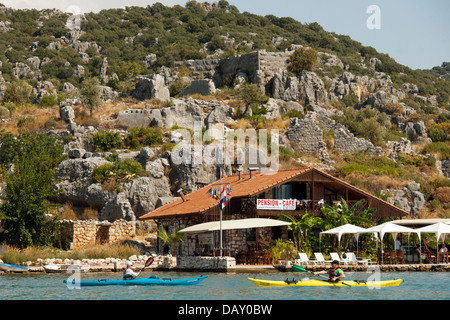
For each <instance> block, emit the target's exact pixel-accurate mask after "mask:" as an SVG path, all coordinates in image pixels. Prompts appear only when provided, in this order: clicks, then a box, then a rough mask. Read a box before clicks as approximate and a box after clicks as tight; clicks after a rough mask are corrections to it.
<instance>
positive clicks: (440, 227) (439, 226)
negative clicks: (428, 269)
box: [416, 222, 450, 257]
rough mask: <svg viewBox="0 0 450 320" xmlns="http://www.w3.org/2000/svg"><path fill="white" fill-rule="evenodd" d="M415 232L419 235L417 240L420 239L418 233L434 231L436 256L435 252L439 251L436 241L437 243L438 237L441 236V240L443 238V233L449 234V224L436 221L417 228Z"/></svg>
mask: <svg viewBox="0 0 450 320" xmlns="http://www.w3.org/2000/svg"><path fill="white" fill-rule="evenodd" d="M416 231H417V234H418V235H419V241H420V233H434V234H435V235H436V257H437V255H438V254H437V253H438V252H439V247H438V245H437V244H438V243H439V239H440V238H441V236H442V241H444V240H445V235H447V234H450V225H448V224H445V223H442V222H438V223H435V224H432V225H429V226H426V227H422V228H419V229H416Z"/></svg>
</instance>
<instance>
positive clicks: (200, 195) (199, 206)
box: [139, 168, 408, 220]
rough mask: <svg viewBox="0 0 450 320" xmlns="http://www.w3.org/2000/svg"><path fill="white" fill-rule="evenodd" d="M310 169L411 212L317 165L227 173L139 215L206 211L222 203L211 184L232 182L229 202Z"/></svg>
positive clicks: (378, 200)
mask: <svg viewBox="0 0 450 320" xmlns="http://www.w3.org/2000/svg"><path fill="white" fill-rule="evenodd" d="M308 171H314V172H317V173H319V174H321V175H324V176H326V177H327V178H329V179H330V180H332V181H335V182H337V183H339V184H342V185H343V186H345V187H348V188H350V189H352V190H354V191H356V192H358V193H360V194H363V195H365V196H367V197H369V198H372V199H375V200H377V202H378V203H380V204H382V205H383V206H387V207H390V208H392V209H394V210H395V211H397V212H398V213H399V214H400V215H408V212H406V211H404V210H402V209H400V208H398V207H395V206H394V205H392V204H390V203H388V202H386V201H384V200H382V199H379V198H376V197H375V196H373V195H371V194H370V193H368V192H366V191H364V190H361V189H359V188H356V187H355V186H352V185H351V184H349V183H347V182H345V181H343V180H340V179H338V178H336V177H333V176H332V175H330V174H328V173H326V172H323V171H321V170H318V169H315V168H301V169H289V170H280V171H278V172H277V173H275V174H261V173H257V174H256V175H255V176H254V177H253V178H250V174H242V176H241V180H239V176H238V175H234V176H229V177H225V178H223V179H222V181H220V180H218V181H215V182H214V183H212V184H209V185H207V186H205V187H203V188H202V189H200V190H197V191H195V192H192V193H190V194H188V195H186V196H185V200H186V201H183V200H182V199H179V200H175V201H173V202H171V203H168V204H166V205H164V206H161V207H159V208H157V209H155V210H153V211H152V212H150V213H147V214H145V215H143V216H141V217H140V218H139V219H142V220H145V219H156V218H161V217H171V216H179V215H189V214H199V213H203V212H205V211H206V210H209V209H211V208H213V207H215V206H218V205H219V200H215V199H213V198H212V197H208V196H207V194H206V193H207V192H208V190H209V189H211V188H214V187H215V188H217V189H219V183H222V184H223V186H225V187H226V186H228V185H229V186H230V187H231V196H228V197H227V202H229V201H230V199H231V198H232V197H244V196H245V197H247V196H248V197H251V196H254V195H256V194H259V193H261V192H264V191H265V190H270V189H271V188H273V187H275V186H277V185H280V184H283V183H284V182H285V181H287V180H289V179H291V178H295V177H296V176H298V175H301V174H304V173H307V172H308Z"/></svg>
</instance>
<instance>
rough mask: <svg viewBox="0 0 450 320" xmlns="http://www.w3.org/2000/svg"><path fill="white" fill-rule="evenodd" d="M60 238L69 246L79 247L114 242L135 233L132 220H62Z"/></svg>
mask: <svg viewBox="0 0 450 320" xmlns="http://www.w3.org/2000/svg"><path fill="white" fill-rule="evenodd" d="M62 224H63V232H62V239H66V241H68V242H69V244H70V248H71V249H73V248H80V247H85V246H89V245H95V244H105V243H114V242H117V241H119V240H123V239H127V238H129V237H131V236H133V235H134V234H135V225H134V222H129V221H125V220H117V221H115V222H114V223H110V222H105V221H97V220H77V221H72V220H64V221H63V222H62Z"/></svg>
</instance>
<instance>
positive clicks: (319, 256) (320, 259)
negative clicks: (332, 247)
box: [314, 252, 331, 265]
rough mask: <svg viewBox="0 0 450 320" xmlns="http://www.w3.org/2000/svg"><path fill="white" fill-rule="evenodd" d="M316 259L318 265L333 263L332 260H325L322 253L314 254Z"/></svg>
mask: <svg viewBox="0 0 450 320" xmlns="http://www.w3.org/2000/svg"><path fill="white" fill-rule="evenodd" d="M314 257H316V264H321V265H325V264H326V263H331V260H325V258H324V257H323V254H322V252H314Z"/></svg>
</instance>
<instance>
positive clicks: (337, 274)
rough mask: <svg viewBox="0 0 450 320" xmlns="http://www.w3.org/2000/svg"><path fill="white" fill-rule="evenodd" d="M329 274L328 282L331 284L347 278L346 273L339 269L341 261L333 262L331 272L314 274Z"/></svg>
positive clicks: (316, 273)
mask: <svg viewBox="0 0 450 320" xmlns="http://www.w3.org/2000/svg"><path fill="white" fill-rule="evenodd" d="M324 273H326V274H328V281H329V282H338V281H340V280H342V279H344V278H345V274H344V271H343V270H342V269H341V267H339V261H337V260H334V261H333V262H331V268H330V269H329V270H322V271H316V272H313V274H315V275H318V274H324Z"/></svg>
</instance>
